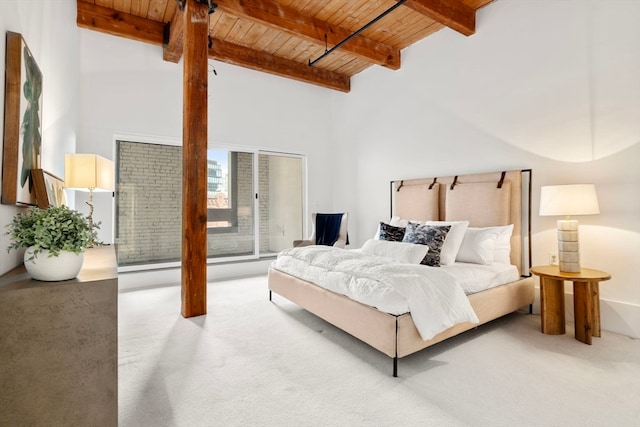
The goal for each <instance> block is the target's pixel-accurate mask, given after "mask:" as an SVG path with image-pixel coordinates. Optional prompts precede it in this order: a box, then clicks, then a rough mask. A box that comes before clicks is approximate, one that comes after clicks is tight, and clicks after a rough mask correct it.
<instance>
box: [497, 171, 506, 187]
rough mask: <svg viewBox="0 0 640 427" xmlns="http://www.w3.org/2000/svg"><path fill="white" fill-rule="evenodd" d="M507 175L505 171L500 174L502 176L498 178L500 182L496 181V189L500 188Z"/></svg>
mask: <svg viewBox="0 0 640 427" xmlns="http://www.w3.org/2000/svg"><path fill="white" fill-rule="evenodd" d="M506 174H507V172H506V171H503V172H502V176H501V177H500V181H498V188H502V184H504V176H505V175H506Z"/></svg>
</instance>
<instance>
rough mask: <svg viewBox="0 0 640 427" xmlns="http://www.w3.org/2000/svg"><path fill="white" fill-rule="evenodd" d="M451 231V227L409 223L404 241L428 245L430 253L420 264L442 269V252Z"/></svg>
mask: <svg viewBox="0 0 640 427" xmlns="http://www.w3.org/2000/svg"><path fill="white" fill-rule="evenodd" d="M450 229H451V226H450V225H424V224H416V223H415V222H409V225H407V229H406V231H405V233H404V238H403V239H402V241H403V242H405V243H417V244H420V245H427V246H428V247H429V251H428V252H427V255H426V256H425V257H424V259H423V260H422V262H421V263H420V264H424V265H429V266H431V267H440V252H441V251H442V245H444V241H445V239H446V238H447V233H448V232H449V230H450Z"/></svg>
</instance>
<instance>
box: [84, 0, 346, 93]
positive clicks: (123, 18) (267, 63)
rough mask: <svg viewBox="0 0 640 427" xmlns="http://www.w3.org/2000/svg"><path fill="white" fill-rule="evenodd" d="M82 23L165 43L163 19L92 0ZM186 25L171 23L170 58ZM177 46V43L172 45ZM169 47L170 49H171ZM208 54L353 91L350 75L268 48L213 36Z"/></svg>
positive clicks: (177, 49) (178, 50)
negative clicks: (310, 64) (156, 19)
mask: <svg viewBox="0 0 640 427" xmlns="http://www.w3.org/2000/svg"><path fill="white" fill-rule="evenodd" d="M77 4H78V19H77V22H78V26H79V27H81V28H87V29H90V30H94V31H99V32H103V33H107V34H111V35H114V36H120V37H125V38H129V39H134V40H139V41H143V42H146V43H151V44H155V45H158V46H161V45H162V44H163V29H164V25H163V24H162V23H160V22H156V21H151V20H148V19H145V18H140V17H137V16H133V15H129V14H126V13H123V12H118V11H116V10H113V9H109V8H106V7H102V6H96V5H94V4H91V3H85V2H81V1H79V2H77ZM182 16H183V15H182V12H180V11H179V10H177V11H176V17H175V18H174V19H173V20H172V23H173V22H178V21H179V20H180V19H181V17H182ZM182 32H183V26H182V25H180V24H172V25H171V33H173V34H171V35H170V37H169V44H168V45H167V47H165V52H164V53H163V56H164V57H165V59H166V57H167V56H169V57H170V58H169V59H167V60H168V61H172V62H178V61H179V60H180V56H181V55H182V48H181V47H179V46H178V45H179V44H180V43H179V40H182V37H183V34H182ZM172 46H173V47H172ZM167 50H169V52H167ZM208 56H209V57H210V58H213V59H217V60H219V61H222V62H226V63H228V64H234V65H239V66H241V67H245V68H250V69H252V70H256V71H262V72H265V73H269V74H275V75H278V76H281V77H288V78H291V79H295V80H298V81H301V82H305V83H310V84H314V85H318V86H322V87H326V88H330V89H335V90H338V91H341V92H349V90H350V89H351V81H350V79H349V77H348V76H346V75H343V74H339V73H336V72H332V71H328V70H323V69H321V68H318V67H309V66H308V65H307V64H302V63H299V62H295V61H291V60H288V59H284V58H280V57H277V56H275V55H271V54H268V53H265V52H258V51H255V50H253V49H249V48H247V47H243V46H239V45H236V44H232V43H228V42H224V41H221V40H217V39H216V40H213V46H212V48H211V49H209V52H208Z"/></svg>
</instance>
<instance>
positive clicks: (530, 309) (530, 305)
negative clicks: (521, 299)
mask: <svg viewBox="0 0 640 427" xmlns="http://www.w3.org/2000/svg"><path fill="white" fill-rule="evenodd" d="M529 314H533V304H529Z"/></svg>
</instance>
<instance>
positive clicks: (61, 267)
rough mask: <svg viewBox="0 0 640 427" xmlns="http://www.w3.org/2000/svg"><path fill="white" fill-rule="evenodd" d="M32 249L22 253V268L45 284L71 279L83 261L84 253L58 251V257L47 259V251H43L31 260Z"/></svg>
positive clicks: (76, 273) (78, 270)
mask: <svg viewBox="0 0 640 427" xmlns="http://www.w3.org/2000/svg"><path fill="white" fill-rule="evenodd" d="M32 255H33V249H32V248H27V250H26V251H25V252H24V266H25V268H26V269H27V272H28V273H29V274H30V275H31V277H32V278H34V279H36V280H42V281H45V282H55V281H59V280H69V279H73V278H74V277H76V276H77V275H78V273H79V272H80V269H81V268H82V262H83V261H84V252H81V253H80V254H77V255H76V254H74V253H73V252H68V251H60V255H58V256H57V257H56V256H53V257H49V251H48V250H46V249H45V250H43V251H42V252H39V253H38V255H36V257H35V258H34V259H32V260H29V258H31V256H32Z"/></svg>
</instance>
